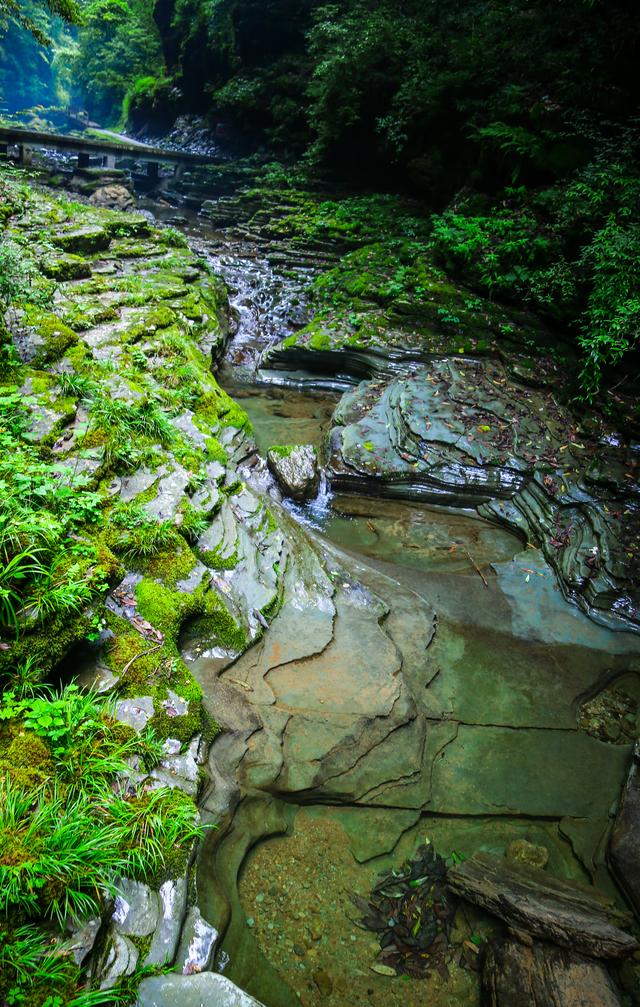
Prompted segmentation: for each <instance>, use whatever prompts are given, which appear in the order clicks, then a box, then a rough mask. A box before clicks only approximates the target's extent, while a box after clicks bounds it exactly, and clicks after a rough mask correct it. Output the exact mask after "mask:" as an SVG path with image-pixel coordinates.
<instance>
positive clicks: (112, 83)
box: [73, 0, 162, 123]
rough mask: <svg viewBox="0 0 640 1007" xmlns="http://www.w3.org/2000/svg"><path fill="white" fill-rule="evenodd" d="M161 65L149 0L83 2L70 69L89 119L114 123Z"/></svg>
mask: <svg viewBox="0 0 640 1007" xmlns="http://www.w3.org/2000/svg"><path fill="white" fill-rule="evenodd" d="M161 65H162V56H161V51H160V41H159V37H158V30H157V27H156V24H155V22H154V20H153V4H152V3H151V2H150V0H89V2H88V3H86V4H85V6H84V7H83V26H82V28H81V30H80V32H79V34H78V53H77V57H76V59H75V61H74V64H73V70H74V82H75V88H76V93H78V94H79V95H80V96H81V97H82V100H83V102H84V103H85V104H86V107H87V110H88V112H89V114H90V115H91V116H92V117H95V118H97V119H99V120H100V121H102V122H104V123H117V121H118V120H119V119H120V118H121V117H122V114H123V112H124V113H125V114H126V113H127V112H128V110H129V105H130V103H131V100H132V98H133V97H134V96H136V95H137V94H139V93H140V89H141V88H144V87H145V86H146V82H148V80H149V77H150V76H154V74H155V71H156V70H157V68H158V67H159V66H161ZM141 82H143V83H141ZM123 103H124V105H123Z"/></svg>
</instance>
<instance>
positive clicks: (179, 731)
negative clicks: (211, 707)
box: [148, 697, 203, 744]
mask: <svg viewBox="0 0 640 1007" xmlns="http://www.w3.org/2000/svg"><path fill="white" fill-rule="evenodd" d="M183 698H184V697H183ZM202 723H203V722H202V703H201V702H199V701H198V700H194V699H191V700H189V708H188V712H187V713H185V714H184V715H183V716H177V717H170V716H169V714H168V713H167V711H166V710H165V709H164V707H162V706H159V705H158V701H156V711H155V713H154V715H153V717H151V719H150V720H149V722H148V726H149V727H150V728H152V729H153V730H154V731H155V733H156V734H157V735H158V737H159V738H163V739H164V738H176V739H177V740H178V741H180V742H182V744H187V743H188V742H189V741H190V740H191V738H193V736H194V735H196V734H200V732H201V731H202Z"/></svg>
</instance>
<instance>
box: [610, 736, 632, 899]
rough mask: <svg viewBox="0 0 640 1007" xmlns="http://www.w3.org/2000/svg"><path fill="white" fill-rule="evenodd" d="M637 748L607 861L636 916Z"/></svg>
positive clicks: (612, 835)
mask: <svg viewBox="0 0 640 1007" xmlns="http://www.w3.org/2000/svg"><path fill="white" fill-rule="evenodd" d="M639 765H640V745H639V743H638V742H636V744H635V746H634V750H633V759H632V762H631V768H630V770H629V776H628V778H627V782H626V785H625V788H624V792H623V795H622V801H621V803H620V808H619V810H618V814H617V816H616V821H615V825H614V827H613V831H612V833H611V842H610V847H609V857H610V860H611V865H612V867H613V870H614V873H615V875H616V877H617V878H618V879H619V881H620V884H621V885H622V887H623V889H624V891H625V892H626V894H627V896H628V897H629V899H630V901H631V903H632V905H633V907H634V909H635V911H636V913H638V912H640V859H639V857H638V851H639V845H638V844H639V842H640V779H639V777H638V766H639Z"/></svg>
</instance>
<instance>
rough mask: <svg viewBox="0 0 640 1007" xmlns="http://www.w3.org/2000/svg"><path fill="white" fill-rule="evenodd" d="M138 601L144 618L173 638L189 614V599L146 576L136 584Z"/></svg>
mask: <svg viewBox="0 0 640 1007" xmlns="http://www.w3.org/2000/svg"><path fill="white" fill-rule="evenodd" d="M136 601H137V603H138V610H139V612H140V614H141V616H142V618H143V619H147V620H148V621H149V622H150V623H151V625H152V626H155V628H156V629H159V630H160V631H161V632H162V633H165V634H166V635H167V636H169V637H170V638H172V639H175V638H176V637H177V635H178V631H179V629H180V625H181V623H182V621H183V619H184V618H185V616H186V614H188V612H187V609H188V608H189V601H188V599H187V598H186V597H185V595H182V594H180V592H179V591H172V590H171V589H170V588H168V587H164V586H163V585H162V584H158V583H157V581H155V580H151V579H150V578H148V577H144V578H143V579H142V580H141V581H140V583H139V584H137V585H136Z"/></svg>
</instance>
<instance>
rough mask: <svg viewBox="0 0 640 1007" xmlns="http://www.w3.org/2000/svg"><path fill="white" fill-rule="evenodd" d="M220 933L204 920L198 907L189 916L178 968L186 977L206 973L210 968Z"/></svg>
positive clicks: (179, 953) (184, 931)
mask: <svg viewBox="0 0 640 1007" xmlns="http://www.w3.org/2000/svg"><path fill="white" fill-rule="evenodd" d="M217 939H218V931H217V930H216V928H215V927H212V926H211V924H209V923H207V921H206V920H205V919H204V918H203V916H202V913H201V912H200V910H199V909H198V907H197V906H192V908H191V909H190V910H189V912H188V914H187V918H186V920H185V924H184V927H183V930H182V938H181V940H180V949H179V951H178V966H179V967H180V968H181V969H182V974H183V975H186V976H190V975H195V974H196V973H198V972H204V971H206V969H207V968H208V967H209V965H210V962H211V957H212V955H213V951H214V948H215V946H216V941H217Z"/></svg>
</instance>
